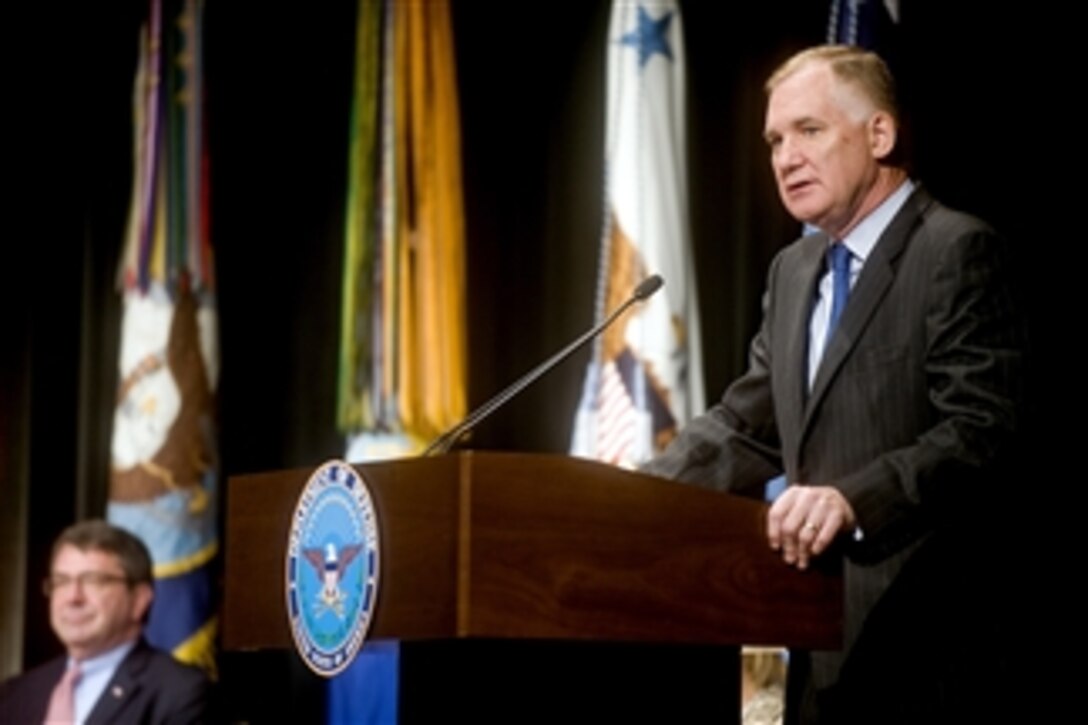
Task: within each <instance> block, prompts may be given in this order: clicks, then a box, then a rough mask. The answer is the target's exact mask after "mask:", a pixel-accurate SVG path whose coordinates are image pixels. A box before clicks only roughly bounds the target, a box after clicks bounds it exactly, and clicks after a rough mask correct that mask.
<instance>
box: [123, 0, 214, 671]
mask: <svg viewBox="0 0 1088 725" xmlns="http://www.w3.org/2000/svg"><path fill="white" fill-rule="evenodd" d="M203 12H204V4H203V2H202V1H201V0H154V1H153V2H152V3H150V12H149V18H148V20H147V22H146V23H145V24H144V26H143V28H142V29H141V35H140V56H139V64H138V68H137V71H136V79H135V83H134V91H133V129H134V134H133V138H134V148H133V159H134V169H133V185H132V197H131V204H130V208H129V217H128V225H127V230H126V239H125V244H124V253H123V255H122V260H121V269H120V273H119V282H120V286H121V287H122V294H123V312H122V320H121V349H120V355H119V383H118V389H117V398H116V408H115V410H114V417H113V432H112V446H111V472H110V492H109V504H108V511H107V517H108V518H109V520H110V521H111V522H113V523H114V524H116V525H118V526H121V527H123V528H125V529H128V530H130V531H132V532H133V533H135V534H136V535H138V536H139V537H140V538H141V539H143V541H144V543H146V544H147V546H148V549H149V550H150V551H151V556H152V560H153V563H154V575H155V601H154V604H153V606H152V609H151V615H150V619H149V621H148V625H147V627H146V630H145V634H146V636H147V638H148V640H149V641H150V642H151V643H152V644H153V645H155V646H157V647H159V648H161V649H164V650H166V651H168V652H172V653H173V654H174V656H175V657H177V658H178V659H180V660H182V661H183V662H189V663H192V664H197V665H199V666H202V667H204V668H205V669H207V670H208V671H209V672H211V673H212V674H214V673H215V650H214V642H215V629H216V620H215V616H214V612H215V591H214V579H213V572H212V569H211V567H212V565H213V563H214V560H215V556H216V553H217V550H218V539H217V534H216V507H217V503H218V482H217V476H218V467H217V453H216V438H215V415H214V411H215V390H216V383H217V380H218V377H219V355H218V334H217V318H216V309H215V279H214V274H213V263H212V248H211V243H210V240H209V234H208V154H207V144H206V142H205V129H206V125H205V120H204V113H203V108H204V106H203V88H202V77H203V72H202V54H201V29H202V24H203Z"/></svg>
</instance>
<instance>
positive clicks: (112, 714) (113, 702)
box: [86, 640, 148, 725]
mask: <svg viewBox="0 0 1088 725" xmlns="http://www.w3.org/2000/svg"><path fill="white" fill-rule="evenodd" d="M147 656H148V650H147V645H146V644H145V643H144V642H143V640H140V641H138V642H137V643H136V646H135V647H133V648H132V651H131V652H129V653H128V656H127V657H125V659H123V660H122V661H121V664H120V665H118V666H117V671H116V672H114V673H113V677H112V678H110V681H109V684H108V685H106V689H105V690H103V691H102V695H101V697H99V698H98V702H96V703H95V705H94V707H93V708H91V712H90V714H89V715H88V716H87V723H86V725H99V724H100V723H101V724H102V725H105V724H106V723H113V722H121V721H122V718H120V715H121V712H122V710H123V709H124V708H125V707H126V706H127V705H128V703H130V702H132V700H133V698H134V697H136V694H137V693H138V692H139V690H140V674H141V673H142V672H143V670H144V667H145V666H146V665H147Z"/></svg>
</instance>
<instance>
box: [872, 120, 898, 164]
mask: <svg viewBox="0 0 1088 725" xmlns="http://www.w3.org/2000/svg"><path fill="white" fill-rule="evenodd" d="M866 131H867V132H868V136H869V151H870V152H871V153H872V154H873V158H874V159H876V160H878V161H880V160H883V159H886V158H887V157H888V155H889V154H891V152H892V151H893V150H894V149H895V142H896V140H897V138H898V136H899V128H898V127H897V126H896V123H895V119H894V118H892V115H891V114H890V113H888V112H887V111H877V112H875V113H874V114H873V115H872V116H870V117H869V122H868V123H867V124H866Z"/></svg>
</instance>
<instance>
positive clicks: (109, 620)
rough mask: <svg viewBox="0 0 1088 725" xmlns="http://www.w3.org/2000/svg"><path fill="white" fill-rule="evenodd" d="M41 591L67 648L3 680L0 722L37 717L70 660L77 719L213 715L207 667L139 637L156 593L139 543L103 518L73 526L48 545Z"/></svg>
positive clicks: (167, 719)
mask: <svg viewBox="0 0 1088 725" xmlns="http://www.w3.org/2000/svg"><path fill="white" fill-rule="evenodd" d="M45 590H46V593H47V594H48V595H49V612H50V622H51V624H52V627H53V631H54V632H55V633H56V634H57V637H58V638H59V639H60V640H61V642H62V643H63V644H64V646H65V648H66V650H67V653H66V654H65V655H64V656H61V657H58V658H56V659H54V660H52V661H50V662H47V663H45V664H43V665H41V666H39V667H36V668H34V669H31V670H29V671H28V672H25V673H24V674H22V675H19V676H17V677H14V678H11V679H10V680H8V681H7V682H5V683H4V684H3V685H2V686H0V722H2V723H41V722H43V720H45V718H46V716H47V713H49V712H50V707H51V705H52V704H53V703H52V702H51V698H52V696H53V691H54V688H56V687H57V686H58V683H59V682H60V681H61V679H62V677H63V675H64V674H65V672H66V671H67V670H68V668H69V667H72V666H74V665H76V664H78V666H79V668H80V675H79V677H78V678H77V679H76V685H75V688H76V689H75V691H74V696H73V697H71V698H70V699H69V707H70V708H71V713H70V715H69V716H72V717H74V718H75V721H76V722H82V723H85V724H86V725H105V724H106V723H126V724H128V723H148V724H155V723H178V724H181V723H204V722H210V721H211V693H212V689H211V683H210V681H209V680H208V678H207V677H206V676H205V675H204V673H203V672H202V671H201V670H199V669H197V668H196V667H191V666H189V665H185V664H182V663H180V662H178V661H177V660H175V659H174V658H173V657H171V656H170V655H169V654H166V653H164V652H161V651H159V650H157V649H154V648H153V647H151V646H150V645H149V644H148V643H147V642H146V641H144V639H143V637H142V636H141V631H142V629H143V624H144V621H145V617H146V615H147V612H148V610H149V608H150V606H151V601H152V599H153V597H154V593H153V588H152V574H151V559H150V556H149V555H148V553H147V549H146V548H145V547H144V545H143V543H142V542H141V541H140V540H139V539H137V538H136V537H134V536H133V535H131V534H129V533H128V532H126V531H124V530H123V529H119V528H117V527H114V526H111V525H109V524H107V523H106V522H104V521H86V522H81V523H78V524H75V525H73V526H71V527H69V528H68V529H66V530H65V531H64V532H63V533H62V534H61V536H60V537H59V538H58V539H57V542H56V544H55V545H54V548H53V557H52V563H51V565H50V575H49V577H48V578H47V579H46V582H45ZM79 688H86V689H85V690H84V691H83V692H81V691H80V689H79ZM62 709H63V708H62ZM53 712H54V713H55V712H56V711H53Z"/></svg>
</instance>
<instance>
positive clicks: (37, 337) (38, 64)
mask: <svg viewBox="0 0 1088 725" xmlns="http://www.w3.org/2000/svg"><path fill="white" fill-rule="evenodd" d="M83 5H87V6H89V5H92V4H90V3H87V4H81V5H80V6H78V9H74V10H73V9H64V10H56V11H55V13H54V11H53V10H51V9H49V8H39V7H34V8H30V7H23V6H19V7H17V8H16V9H14V10H13V9H6V10H5V11H4V13H5V15H6V16H7V17H6V21H5V26H6V28H7V29H8V33H9V34H10V35H11V36H12V39H13V44H12V45H11V47H9V48H8V49H6V50H5V61H6V62H5V66H6V70H5V78H6V81H7V83H6V88H7V93H6V96H7V98H6V100H5V104H4V105H5V110H6V111H7V113H6V114H5V115H6V116H7V117H8V124H10V125H9V130H8V132H7V133H6V134H5V136H6V138H5V140H4V142H3V148H4V152H5V156H6V158H8V159H9V160H10V163H9V164H8V165H7V166H8V168H7V171H6V173H5V176H6V177H7V178H8V185H7V186H8V194H7V195H6V197H7V198H6V202H7V204H8V205H9V208H8V209H7V211H6V213H5V218H6V219H7V220H8V222H7V223H6V225H5V232H6V233H5V237H6V239H5V242H6V243H5V244H4V262H3V264H2V266H0V269H3V270H4V271H5V275H4V279H5V280H6V282H4V283H3V285H2V295H3V296H2V297H0V302H2V303H3V307H2V309H3V311H4V315H3V317H2V318H0V321H3V333H4V338H3V340H4V341H3V348H2V352H0V475H2V476H3V485H2V487H0V494H2V497H3V508H4V513H3V514H2V517H3V518H2V519H0V520H2V521H3V522H4V523H5V524H6V525H9V527H14V528H10V529H9V533H11V536H9V539H8V540H9V541H14V543H13V544H11V545H12V546H15V549H16V555H18V553H19V552H23V554H22V555H23V556H25V557H26V561H27V567H26V571H25V572H18V573H16V574H13V575H11V576H8V577H5V578H6V580H7V581H6V582H5V583H7V584H9V585H11V586H15V587H19V586H23V585H25V587H26V591H27V593H28V595H27V603H26V612H25V620H24V621H25V632H26V635H25V642H24V661H25V662H26V663H28V664H33V663H36V662H39V661H41V660H42V659H44V658H45V657H46V656H48V655H49V654H51V653H53V652H55V651H56V643H55V642H54V640H53V638H52V636H51V635H50V634H49V631H48V625H47V621H46V618H45V607H44V604H42V605H41V606H39V604H40V602H41V600H39V599H37V591H38V587H37V582H38V581H40V579H41V576H42V575H43V574H44V571H45V557H46V556H47V550H48V545H49V542H50V541H51V539H52V538H53V537H54V536H55V535H56V533H57V532H58V531H59V530H60V529H61V528H62V527H63V526H65V525H67V524H68V523H70V522H71V521H72V520H73V519H74V518H77V517H82V516H88V515H100V514H101V513H102V511H103V510H104V501H105V495H106V485H107V478H108V450H109V445H108V441H109V433H110V432H109V422H110V419H111V416H112V409H113V396H114V393H115V390H116V376H117V373H116V356H117V350H118V336H117V328H118V321H119V311H120V305H119V297H118V295H117V293H116V290H115V287H114V281H113V279H114V274H115V271H116V266H117V258H118V255H119V252H120V245H121V239H122V231H123V227H124V219H125V214H126V211H127V205H128V196H129V183H130V180H131V169H130V167H131V163H132V161H131V138H130V134H131V130H130V104H131V93H132V78H133V72H134V68H135V57H136V39H137V28H138V26H139V23H140V21H141V20H142V17H143V14H144V12H145V5H144V3H142V2H139V3H137V2H131V1H130V2H117V3H101V4H93V5H96V6H102V7H93V8H91V7H83ZM209 5H210V7H209V8H208V10H207V25H206V45H207V56H206V69H207V77H206V84H207V92H208V97H207V108H208V114H209V120H210V124H211V127H210V142H211V154H212V179H211V184H212V204H213V206H212V241H213V245H214V247H215V250H216V254H217V261H216V262H217V272H218V280H219V288H218V292H219V313H220V324H221V357H222V366H223V367H222V377H221V379H220V389H219V402H220V418H221V421H220V422H221V451H220V452H221V456H222V465H223V471H224V473H225V475H226V476H230V475H233V474H237V473H241V472H249V471H261V470H268V469H277V468H283V467H289V466H308V465H314V464H316V463H318V462H320V461H322V460H324V459H325V458H328V457H330V456H335V455H338V454H340V453H341V452H342V448H343V441H342V438H341V436H340V435H339V434H338V433H337V432H336V430H335V426H334V419H335V415H334V402H335V400H334V397H335V373H336V367H335V366H336V352H337V344H338V340H337V335H338V329H339V327H338V326H339V311H340V274H341V269H340V260H341V248H342V228H343V225H342V218H343V207H344V201H345V197H344V190H345V180H346V174H347V164H346V149H347V126H348V110H349V104H350V95H349V94H350V88H351V77H352V72H353V55H352V51H353V42H354V33H355V27H354V3H352V2H337V3H331V2H330V3H315V4H311V5H308V6H307V7H306V8H305V9H300V7H299V6H298V4H288V3H276V2H272V3H260V4H241V3H210V4H209ZM681 5H682V9H683V13H684V16H683V20H684V29H685V39H686V46H687V72H688V84H689V96H688V97H689V106H688V119H689V154H690V156H689V165H688V167H689V174H690V177H691V183H690V189H691V195H692V196H691V223H692V230H693V238H694V246H695V256H696V262H697V265H696V266H697V272H698V282H699V296H700V301H701V305H702V318H703V343H704V349H705V372H706V379H707V380H706V382H707V391H708V396H709V397H710V398H711V399H713V397H714V396H716V395H717V394H718V393H720V391H721V390H722V389H723V388H724V386H725V385H726V384H727V382H728V381H729V380H731V379H732V378H733V377H735V376H736V375H737V374H739V373H740V372H741V371H742V370H743V365H744V361H745V347H746V343H747V340H748V338H749V337H750V336H751V334H752V332H753V330H754V328H755V325H756V324H757V321H758V311H759V296H760V291H761V287H762V280H763V275H764V271H765V269H766V266H767V263H768V261H769V260H770V258H771V256H772V255H773V254H774V252H775V251H776V250H777V249H778V248H780V247H781V246H782V245H783V244H785V243H787V242H788V241H790V240H791V238H792V237H793V236H794V235H795V233H796V231H797V225H796V224H795V223H794V222H793V221H792V220H790V219H789V218H788V217H787V216H786V215H785V214H784V212H783V211H782V209H781V206H780V204H779V203H778V200H777V197H776V195H775V191H774V185H773V181H772V178H771V174H770V170H769V164H768V162H767V152H766V149H765V145H764V143H763V141H762V139H761V129H762V123H763V105H764V99H763V95H762V90H761V86H762V82H763V80H764V78H765V77H766V75H767V74H768V73H769V71H770V70H771V69H772V68H773V67H774V66H775V65H776V64H777V63H778V62H779V61H781V60H782V59H784V58H785V57H786V56H787V55H788V54H789V53H790V52H793V51H794V50H797V49H799V48H801V47H803V46H805V45H809V44H812V43H817V42H820V41H822V39H823V35H824V32H825V23H826V13H827V3H823V2H819V3H816V2H802V1H800V0H778V1H777V2H766V3H710V2H690V1H689V2H682V3H681ZM902 5H903V6H904V7H903V9H902V25H901V29H900V30H901V36H900V47H899V55H898V60H897V67H896V68H895V70H896V72H897V74H898V76H899V79H900V83H901V91H902V95H903V97H904V100H905V102H906V105H907V106H908V109H909V111H910V116H911V120H912V121H913V127H914V131H915V134H914V135H915V138H916V148H917V152H916V157H915V158H916V176H917V178H919V179H921V180H922V181H924V183H925V184H926V185H927V186H928V187H929V189H930V190H931V191H932V192H933V193H934V195H935V196H936V197H937V198H939V199H941V200H942V201H944V202H945V203H946V204H948V205H950V206H954V207H958V208H961V209H965V210H967V211H970V212H973V213H976V214H978V215H979V216H982V217H984V218H986V219H987V220H989V221H990V222H991V223H992V224H994V226H996V227H997V228H998V230H999V231H1001V232H1002V233H1004V234H1005V235H1006V236H1008V237H1009V238H1010V239H1011V240H1012V241H1013V243H1014V246H1015V248H1016V249H1017V252H1018V254H1019V257H1020V264H1019V271H1020V274H1021V282H1022V283H1023V285H1022V286H1023V289H1024V291H1025V304H1026V307H1027V309H1028V311H1029V313H1030V320H1031V323H1032V337H1033V351H1034V355H1033V358H1032V360H1033V367H1032V368H1031V373H1030V376H1029V382H1030V383H1031V385H1032V389H1033V392H1034V395H1033V401H1034V402H1033V405H1032V407H1031V408H1030V409H1029V411H1028V415H1027V417H1026V427H1027V429H1028V432H1029V438H1030V442H1031V444H1032V445H1033V446H1034V447H1035V450H1036V451H1037V452H1038V453H1039V455H1038V457H1037V458H1036V459H1035V461H1036V466H1035V467H1034V469H1033V470H1032V472H1031V478H1030V480H1025V481H1024V488H1023V494H1022V498H1023V508H1022V509H1021V511H1020V512H1021V513H1022V515H1023V521H1002V522H995V527H994V528H995V536H1000V537H1002V538H1004V537H1010V536H1011V537H1016V538H1017V539H1021V540H1023V543H1024V547H1023V548H1021V549H1020V550H1019V553H1018V554H1017V556H1018V557H1020V559H1018V560H1017V561H1011V562H1010V577H1011V578H1010V588H1011V589H1016V590H1019V591H1022V589H1021V588H1022V587H1025V586H1030V587H1032V590H1031V591H1033V592H1039V596H1040V597H1042V600H1043V602H1044V603H1046V605H1045V606H1047V607H1049V606H1050V604H1049V603H1050V602H1051V601H1053V600H1056V599H1058V598H1059V596H1058V592H1057V589H1056V588H1053V587H1055V584H1054V582H1053V580H1051V579H1049V578H1047V577H1044V576H1043V575H1042V574H1041V571H1042V570H1041V568H1040V566H1041V565H1040V564H1039V561H1040V560H1041V559H1042V558H1045V557H1049V556H1050V555H1051V553H1052V549H1051V543H1052V542H1053V539H1052V538H1051V537H1050V534H1051V530H1050V527H1051V525H1052V521H1051V514H1050V510H1051V503H1050V502H1051V501H1053V498H1052V493H1051V492H1052V491H1053V490H1054V489H1052V488H1051V486H1053V484H1054V482H1056V481H1057V482H1061V481H1065V480H1068V479H1069V477H1070V473H1071V471H1069V470H1067V467H1066V462H1065V457H1066V456H1067V455H1068V454H1067V453H1065V452H1066V451H1070V450H1075V449H1074V448H1073V447H1071V446H1068V445H1067V444H1068V442H1069V441H1070V440H1071V439H1072V433H1071V428H1070V427H1069V426H1065V427H1058V426H1055V425H1054V424H1053V423H1052V421H1053V419H1054V416H1055V414H1056V412H1057V411H1058V410H1059V409H1060V408H1061V407H1062V406H1063V405H1064V406H1068V405H1069V401H1068V397H1069V393H1068V392H1067V391H1066V390H1065V389H1064V388H1062V387H1060V385H1061V382H1060V381H1063V380H1064V379H1065V378H1064V377H1063V375H1062V374H1061V373H1059V372H1058V367H1059V364H1060V363H1061V362H1062V361H1063V360H1064V359H1065V357H1064V354H1063V352H1064V348H1063V347H1062V346H1061V345H1059V343H1058V339H1059V338H1058V335H1057V334H1056V331H1057V326H1058V324H1059V321H1060V323H1061V324H1062V325H1063V328H1066V327H1068V322H1069V319H1070V318H1071V317H1073V316H1075V314H1076V312H1078V311H1079V307H1083V305H1079V307H1078V306H1077V305H1070V304H1069V300H1068V299H1067V298H1068V297H1070V296H1071V295H1070V294H1069V293H1067V292H1065V291H1064V288H1063V286H1062V285H1061V284H1060V283H1059V282H1058V280H1059V279H1065V278H1066V275H1069V273H1070V269H1071V268H1072V267H1074V265H1075V262H1074V259H1075V258H1074V257H1072V256H1069V257H1067V256H1065V253H1064V250H1062V248H1061V246H1060V245H1059V244H1058V242H1057V240H1059V239H1063V238H1064V237H1062V236H1059V235H1058V232H1057V230H1056V228H1055V227H1056V226H1057V225H1058V221H1057V218H1058V215H1057V214H1055V209H1061V210H1063V212H1064V218H1065V220H1069V218H1070V213H1069V212H1070V211H1077V209H1076V207H1069V206H1067V205H1064V204H1063V203H1062V202H1060V201H1059V200H1058V199H1059V196H1060V194H1059V189H1060V186H1061V182H1060V179H1061V178H1062V175H1063V174H1065V173H1066V172H1067V171H1069V170H1068V169H1066V170H1062V168H1061V166H1062V164H1061V159H1062V158H1065V156H1066V154H1067V152H1069V151H1071V149H1069V148H1068V146H1069V145H1074V146H1075V145H1076V144H1075V141H1071V140H1070V137H1071V135H1072V136H1073V137H1074V138H1075V134H1073V133H1072V131H1070V130H1069V129H1068V128H1067V125H1068V123H1069V122H1067V121H1063V120H1062V119H1064V118H1065V117H1066V116H1067V115H1068V114H1069V113H1070V112H1071V109H1064V110H1063V107H1062V105H1061V102H1062V101H1063V100H1065V99H1066V96H1067V95H1068V89H1067V92H1066V93H1065V94H1062V93H1056V92H1054V89H1055V88H1056V87H1057V86H1058V84H1059V81H1058V79H1057V77H1056V72H1055V68H1058V67H1062V65H1061V63H1060V62H1058V61H1057V60H1056V56H1057V54H1058V52H1059V51H1060V50H1061V49H1062V48H1064V47H1065V46H1064V45H1062V44H1061V43H1060V42H1059V41H1058V40H1057V39H1055V38H1054V37H1053V36H1052V35H1051V33H1050V31H1051V28H1050V27H1049V26H1047V27H1044V23H1049V22H1051V21H1050V19H1035V18H1034V17H1033V16H1031V15H1030V14H1028V13H1026V12H1025V11H1024V10H1023V8H1019V7H1017V8H1013V7H1009V8H1008V9H1000V8H999V7H998V6H997V4H995V3H991V2H984V1H983V0H969V1H967V2H957V3H941V2H917V1H914V2H912V1H911V0H904V1H903V2H902ZM948 5H955V9H954V10H950V9H949V8H948ZM608 12H609V4H608V3H607V2H605V1H604V0H594V1H592V2H590V1H587V2H577V3H575V2H567V3H550V4H548V3H482V2H459V1H455V2H454V16H453V19H454V25H455V29H454V30H455V36H454V37H455V43H456V48H457V73H458V79H459V84H460V88H459V92H460V103H461V115H462V134H463V151H464V153H463V163H464V183H465V204H466V225H467V239H468V250H467V254H468V260H467V269H468V275H469V277H468V290H469V298H468V325H469V341H470V359H469V369H470V388H469V394H470V395H469V400H470V405H471V406H475V405H478V404H480V403H482V402H483V401H484V400H486V399H487V398H488V396H490V395H491V394H493V393H494V392H496V391H497V390H499V389H500V388H502V387H503V386H505V385H506V384H507V383H509V382H510V381H512V380H513V379H514V378H516V377H517V376H518V375H520V374H521V373H523V372H524V371H526V370H527V369H529V368H530V367H531V366H533V365H534V364H535V363H537V362H538V361H540V360H541V359H543V358H544V357H546V356H548V355H550V354H551V353H552V352H554V351H555V350H557V349H558V348H559V347H561V346H562V345H563V344H565V343H566V342H567V341H568V340H569V339H571V338H572V337H574V336H575V335H577V334H578V333H580V332H581V331H582V330H584V329H585V328H587V327H588V326H589V325H590V324H591V322H592V298H593V285H594V283H595V278H596V269H595V265H596V255H597V245H598V234H599V229H600V224H601V220H600V211H601V189H602V176H601V169H602V141H603V125H604V117H603V105H604V102H603V99H604V93H605V89H604V59H605V46H604V42H605V35H606V28H607V22H608ZM1074 87H1076V86H1074ZM1074 216H1075V215H1074ZM1076 226H1082V223H1080V222H1077V223H1076V224H1074V225H1073V227H1074V228H1075V227H1076ZM1067 233H1068V232H1067V231H1066V234H1067ZM1063 271H1064V272H1065V273H1066V274H1064V275H1063V274H1061V272H1063ZM1070 276H1071V275H1070ZM1073 289H1075V287H1074V288H1073ZM1055 310H1064V311H1063V312H1062V313H1061V314H1055ZM585 361H586V357H585V356H584V355H582V356H579V357H578V358H576V359H575V360H572V361H569V362H568V363H566V364H565V366H564V367H562V368H561V369H559V370H556V371H555V372H553V373H552V374H551V375H550V376H549V377H547V378H545V379H544V380H542V381H540V382H539V383H538V384H537V385H536V386H534V387H533V388H531V389H529V390H527V391H526V392H525V394H524V395H522V396H520V397H519V398H518V399H516V400H515V401H513V402H512V403H511V404H510V405H508V406H507V407H506V408H504V409H502V410H500V411H499V412H498V413H496V414H495V416H494V417H493V418H491V419H490V420H488V421H486V422H485V423H484V424H482V425H481V426H480V427H479V428H478V429H477V431H476V432H475V434H474V436H473V438H472V440H471V442H470V445H471V446H473V447H477V448H486V449H517V450H532V451H556V452H559V451H563V450H565V448H566V446H567V442H568V438H569V434H570V421H571V419H572V416H573V413H574V409H575V406H576V403H577V398H578V395H579V393H580V389H581V378H582V374H583V370H584V364H585ZM1063 431H1065V432H1064V433H1063ZM1043 541H1046V544H1045V547H1044V545H1042V542H1043ZM6 545H7V544H6ZM1044 549H1045V550H1044ZM6 553H8V555H9V558H3V559H0V561H11V560H12V559H11V558H10V552H6ZM20 580H21V581H20ZM1033 601H1034V597H1033ZM1032 611H1033V612H1034V611H1035V610H1032ZM20 616H22V615H20Z"/></svg>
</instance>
